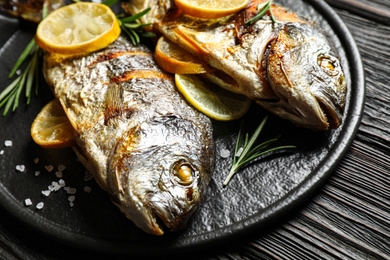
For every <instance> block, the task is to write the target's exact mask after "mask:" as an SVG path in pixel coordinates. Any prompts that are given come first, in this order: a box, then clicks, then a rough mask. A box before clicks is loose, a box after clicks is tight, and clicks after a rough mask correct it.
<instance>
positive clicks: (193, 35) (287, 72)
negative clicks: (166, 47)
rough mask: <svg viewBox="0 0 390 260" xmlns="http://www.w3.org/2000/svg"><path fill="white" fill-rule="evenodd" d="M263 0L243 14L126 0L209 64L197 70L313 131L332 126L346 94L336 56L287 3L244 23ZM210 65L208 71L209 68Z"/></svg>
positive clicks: (127, 5) (339, 117) (127, 6)
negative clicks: (197, 13) (206, 13)
mask: <svg viewBox="0 0 390 260" xmlns="http://www.w3.org/2000/svg"><path fill="white" fill-rule="evenodd" d="M262 2H265V1H262V0H256V1H251V2H250V3H249V4H248V6H247V7H246V8H245V9H244V10H242V11H241V12H239V13H237V14H234V15H230V16H226V17H223V18H219V19H199V18H195V17H192V16H189V15H186V14H184V13H183V12H182V11H180V10H179V9H177V8H176V7H175V6H174V3H173V1H169V0H165V1H164V0H150V1H141V0H131V1H130V2H128V3H125V4H124V8H125V9H127V10H128V11H129V12H132V13H136V12H139V11H140V10H142V9H143V8H145V7H147V6H151V7H153V9H152V11H154V13H148V14H147V15H146V16H145V17H143V22H153V23H154V28H155V30H156V31H159V32H160V33H162V34H163V35H164V36H166V37H167V38H168V39H169V40H171V41H172V42H173V43H175V44H177V46H179V47H180V48H183V49H185V50H187V51H188V52H190V53H192V54H193V55H194V56H196V57H198V58H200V61H201V62H203V63H204V64H206V65H207V66H208V68H209V71H208V72H207V73H204V74H201V75H200V76H201V77H203V78H204V79H206V80H209V81H212V82H214V83H216V84H218V85H219V86H221V87H223V88H226V89H228V90H230V91H232V92H235V93H239V94H243V95H245V96H247V97H249V98H251V99H252V100H255V101H256V102H257V104H259V105H261V106H262V107H264V108H266V109H267V110H269V111H271V112H272V113H274V114H276V115H278V116H280V117H282V118H285V119H288V120H290V121H291V122H293V123H294V124H296V125H299V126H302V127H306V128H311V129H315V130H325V129H328V128H337V127H338V126H339V125H340V123H341V121H342V115H343V110H344V104H345V96H346V88H347V86H346V81H345V79H344V74H343V71H342V68H341V65H340V61H339V59H338V57H337V56H336V54H335V52H334V50H333V49H332V48H331V45H330V43H329V42H328V40H327V38H326V36H325V35H324V34H323V33H321V32H320V30H318V29H317V28H315V25H314V24H313V23H312V22H310V21H308V20H306V19H303V18H301V17H300V16H298V15H297V14H295V13H292V12H290V11H289V10H287V9H286V8H283V7H280V6H277V5H272V8H273V9H272V10H273V13H274V15H275V16H276V19H277V21H278V22H277V23H273V22H272V21H271V19H270V17H269V16H268V15H266V16H265V17H264V18H263V19H260V20H258V21H257V22H254V23H250V24H245V22H246V21H247V20H249V19H250V18H252V17H253V16H255V15H256V14H257V13H258V12H259V11H257V10H256V7H257V5H258V4H259V3H262ZM210 68H211V69H210Z"/></svg>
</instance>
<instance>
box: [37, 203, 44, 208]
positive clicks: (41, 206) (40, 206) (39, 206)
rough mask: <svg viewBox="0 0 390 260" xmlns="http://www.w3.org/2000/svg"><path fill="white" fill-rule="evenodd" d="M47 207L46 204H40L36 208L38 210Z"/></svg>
mask: <svg viewBox="0 0 390 260" xmlns="http://www.w3.org/2000/svg"><path fill="white" fill-rule="evenodd" d="M44 205H45V203H43V202H39V203H38V204H37V206H36V208H37V209H43V206H44Z"/></svg>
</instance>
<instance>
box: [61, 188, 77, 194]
mask: <svg viewBox="0 0 390 260" xmlns="http://www.w3.org/2000/svg"><path fill="white" fill-rule="evenodd" d="M64 190H65V191H66V193H68V194H76V192H77V189H76V188H71V187H65V188H64Z"/></svg>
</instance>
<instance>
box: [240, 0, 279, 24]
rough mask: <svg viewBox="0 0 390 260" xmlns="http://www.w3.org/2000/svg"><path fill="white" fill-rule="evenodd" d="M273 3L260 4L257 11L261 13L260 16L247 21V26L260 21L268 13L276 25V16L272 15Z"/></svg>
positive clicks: (257, 15)
mask: <svg viewBox="0 0 390 260" xmlns="http://www.w3.org/2000/svg"><path fill="white" fill-rule="evenodd" d="M272 1H273V0H270V1H267V2H264V3H261V4H258V5H257V8H256V9H257V10H258V11H259V10H260V12H259V13H258V14H256V15H255V16H253V17H252V18H251V19H249V20H248V21H246V22H245V24H248V23H253V22H256V21H257V20H260V19H261V18H262V17H263V16H264V15H265V14H266V13H267V12H269V14H270V16H271V19H272V22H274V23H276V22H277V20H276V18H275V16H274V14H273V13H272V7H271V6H272Z"/></svg>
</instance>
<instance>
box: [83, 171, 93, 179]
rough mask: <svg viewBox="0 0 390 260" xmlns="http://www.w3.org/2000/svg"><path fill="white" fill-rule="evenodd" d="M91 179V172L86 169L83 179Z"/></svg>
mask: <svg viewBox="0 0 390 260" xmlns="http://www.w3.org/2000/svg"><path fill="white" fill-rule="evenodd" d="M92 179H93V175H92V173H90V172H88V171H86V172H85V174H84V181H90V180H92Z"/></svg>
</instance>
